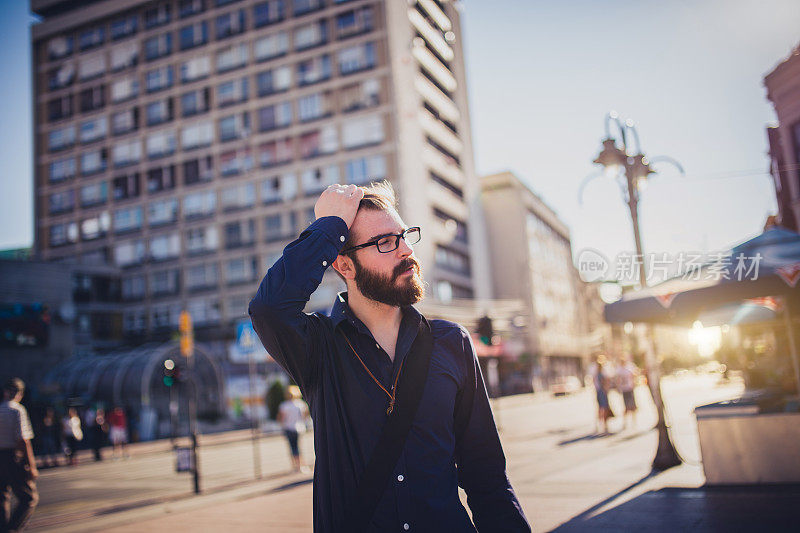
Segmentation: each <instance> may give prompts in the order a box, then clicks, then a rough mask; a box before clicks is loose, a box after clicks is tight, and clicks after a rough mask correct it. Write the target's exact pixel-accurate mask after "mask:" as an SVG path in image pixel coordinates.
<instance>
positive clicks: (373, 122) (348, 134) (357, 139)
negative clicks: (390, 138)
mask: <svg viewBox="0 0 800 533" xmlns="http://www.w3.org/2000/svg"><path fill="white" fill-rule="evenodd" d="M383 138H384V136H383V119H382V118H381V116H380V115H370V116H364V117H358V118H351V119H348V120H345V121H344V122H343V123H342V145H343V146H344V147H345V148H347V149H351V148H358V147H360V146H367V145H370V144H378V143H381V142H383Z"/></svg>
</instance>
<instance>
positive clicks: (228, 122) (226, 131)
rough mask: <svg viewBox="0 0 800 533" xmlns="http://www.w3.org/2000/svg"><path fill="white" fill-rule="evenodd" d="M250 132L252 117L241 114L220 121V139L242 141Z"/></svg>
mask: <svg viewBox="0 0 800 533" xmlns="http://www.w3.org/2000/svg"><path fill="white" fill-rule="evenodd" d="M249 130H250V115H249V114H248V113H241V114H236V115H231V116H228V117H223V118H221V119H219V139H220V140H221V141H231V140H234V139H241V138H243V137H245V136H246V134H247V132H248V131H249Z"/></svg>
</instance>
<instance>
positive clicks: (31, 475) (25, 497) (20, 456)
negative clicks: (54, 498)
mask: <svg viewBox="0 0 800 533" xmlns="http://www.w3.org/2000/svg"><path fill="white" fill-rule="evenodd" d="M24 394H25V384H24V383H23V382H22V380H21V379H19V378H12V379H10V380H8V381H7V382H6V383H5V385H4V386H3V400H4V401H3V403H2V404H0V498H2V500H1V501H0V504H1V505H0V531H22V530H23V528H24V527H25V523H26V522H27V521H28V519H29V518H30V517H31V515H32V514H33V510H34V509H35V508H36V504H37V503H38V502H39V493H38V492H37V490H36V478H37V477H39V471H38V470H37V469H36V459H35V458H34V456H33V447H31V439H33V429H31V421H30V419H29V418H28V412H27V411H26V410H25V407H23V406H22V405H20V403H19V402H20V401H21V400H22V396H23V395H24ZM11 493H13V494H14V496H16V498H17V506H16V508H15V509H14V512H13V513H12V512H11Z"/></svg>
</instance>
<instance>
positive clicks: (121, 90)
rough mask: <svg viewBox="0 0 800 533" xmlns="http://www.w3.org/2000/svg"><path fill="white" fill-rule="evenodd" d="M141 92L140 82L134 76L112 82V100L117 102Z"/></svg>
mask: <svg viewBox="0 0 800 533" xmlns="http://www.w3.org/2000/svg"><path fill="white" fill-rule="evenodd" d="M138 94H139V82H138V80H137V79H136V78H135V77H133V76H129V77H127V78H122V79H119V80H117V81H115V82H113V83H112V84H111V101H112V102H114V103H115V104H116V103H119V102H123V101H125V100H128V99H130V98H134V97H136V96H137V95H138Z"/></svg>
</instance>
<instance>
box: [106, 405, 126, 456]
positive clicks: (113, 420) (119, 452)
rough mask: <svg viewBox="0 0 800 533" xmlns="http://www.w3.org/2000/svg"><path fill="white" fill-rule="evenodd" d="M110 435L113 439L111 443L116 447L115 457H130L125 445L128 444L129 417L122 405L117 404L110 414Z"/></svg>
mask: <svg viewBox="0 0 800 533" xmlns="http://www.w3.org/2000/svg"><path fill="white" fill-rule="evenodd" d="M108 426H109V429H108V436H109V438H110V439H111V445H112V446H113V447H114V451H113V454H114V458H115V459H118V458H119V457H128V451H127V449H126V447H125V445H126V444H128V417H127V416H125V411H124V410H123V409H122V407H120V406H117V407H115V408H114V410H113V411H111V414H109V415H108Z"/></svg>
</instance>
